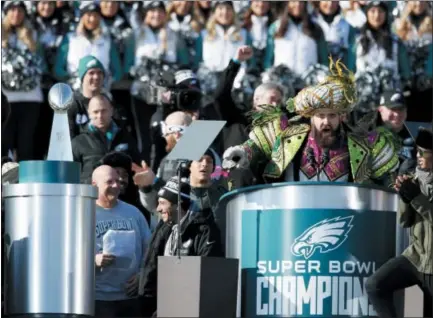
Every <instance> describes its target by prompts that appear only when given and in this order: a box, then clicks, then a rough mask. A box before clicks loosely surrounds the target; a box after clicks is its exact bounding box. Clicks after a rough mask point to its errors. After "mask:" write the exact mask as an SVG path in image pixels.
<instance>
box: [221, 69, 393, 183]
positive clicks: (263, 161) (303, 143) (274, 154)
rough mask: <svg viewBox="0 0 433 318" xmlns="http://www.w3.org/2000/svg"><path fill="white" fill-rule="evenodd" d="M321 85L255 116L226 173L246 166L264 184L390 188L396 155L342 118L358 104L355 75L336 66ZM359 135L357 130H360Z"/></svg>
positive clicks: (230, 152)
mask: <svg viewBox="0 0 433 318" xmlns="http://www.w3.org/2000/svg"><path fill="white" fill-rule="evenodd" d="M330 71H331V75H330V76H328V77H327V78H326V79H325V80H324V81H323V82H322V83H320V84H318V85H316V86H311V87H307V88H304V89H303V90H302V91H301V92H299V94H298V95H297V96H296V97H295V98H292V99H289V101H288V102H287V110H288V111H289V113H293V112H295V113H296V114H297V116H295V117H292V118H291V119H288V117H287V116H286V114H285V112H284V111H283V110H281V109H277V108H275V107H272V108H271V107H268V106H266V107H264V108H265V110H264V111H263V112H260V113H257V114H255V115H254V116H255V118H254V121H253V127H252V131H251V132H250V134H249V138H250V139H249V140H248V141H246V142H245V143H244V144H242V145H240V146H235V147H230V148H228V149H227V150H226V152H225V153H224V162H223V167H224V168H225V169H234V168H245V167H248V166H249V167H250V169H251V170H252V171H253V172H254V173H257V172H259V173H262V177H263V179H264V182H266V183H274V182H283V181H322V182H326V181H329V182H356V183H376V184H380V185H387V186H388V185H391V183H392V181H391V178H390V177H391V173H393V172H394V171H395V170H396V169H397V168H398V164H399V161H398V155H397V151H396V149H395V146H394V145H393V143H392V142H390V141H389V139H388V138H387V137H386V136H385V135H383V134H381V133H378V132H375V131H373V132H369V133H367V132H365V133H359V132H357V133H355V132H354V131H355V130H354V129H349V128H348V126H347V125H346V124H345V123H344V118H346V116H347V114H348V113H349V112H350V111H351V108H352V105H354V104H355V102H356V90H355V85H354V80H353V74H352V73H350V72H349V71H348V70H347V69H346V67H345V66H344V65H343V64H342V63H340V62H339V61H337V62H336V63H333V62H332V61H331V65H330ZM359 131H361V130H359Z"/></svg>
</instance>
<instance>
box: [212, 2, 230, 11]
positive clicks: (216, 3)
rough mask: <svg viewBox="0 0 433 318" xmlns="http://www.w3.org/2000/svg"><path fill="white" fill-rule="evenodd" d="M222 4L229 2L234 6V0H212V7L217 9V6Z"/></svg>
mask: <svg viewBox="0 0 433 318" xmlns="http://www.w3.org/2000/svg"><path fill="white" fill-rule="evenodd" d="M220 4H228V5H229V6H231V7H232V8H233V1H222V0H216V1H212V9H213V10H215V9H216V7H218V6H219V5H220Z"/></svg>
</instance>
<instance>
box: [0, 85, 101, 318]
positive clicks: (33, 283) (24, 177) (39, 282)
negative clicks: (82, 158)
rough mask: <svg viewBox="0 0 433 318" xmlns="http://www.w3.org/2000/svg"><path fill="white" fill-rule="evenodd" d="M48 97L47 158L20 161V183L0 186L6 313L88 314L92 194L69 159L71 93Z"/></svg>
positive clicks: (54, 91)
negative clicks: (50, 112) (0, 188)
mask: <svg viewBox="0 0 433 318" xmlns="http://www.w3.org/2000/svg"><path fill="white" fill-rule="evenodd" d="M48 100H49V103H50V106H51V108H52V109H53V110H54V118H53V126H52V131H51V138H50V147H49V151H48V160H47V161H22V162H20V164H19V184H13V185H7V186H5V187H4V189H3V198H4V202H5V220H6V221H5V244H6V255H5V256H6V279H5V286H4V288H5V289H4V290H5V315H6V316H14V317H92V316H93V315H94V285H95V270H94V246H95V238H94V236H95V209H96V206H95V200H96V198H97V189H96V188H95V187H93V186H90V185H83V184H80V172H81V171H80V170H81V169H80V164H79V163H77V162H73V161H72V160H73V158H72V147H71V139H70V134H69V125H68V117H67V110H68V108H70V107H71V105H72V103H73V92H72V89H71V88H70V87H69V86H68V85H66V84H63V83H58V84H56V85H54V86H53V87H52V88H51V90H50V92H49V95H48Z"/></svg>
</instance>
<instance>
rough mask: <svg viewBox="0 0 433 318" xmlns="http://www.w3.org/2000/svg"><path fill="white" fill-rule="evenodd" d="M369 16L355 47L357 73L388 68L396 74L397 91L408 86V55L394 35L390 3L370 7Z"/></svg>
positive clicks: (368, 7)
mask: <svg viewBox="0 0 433 318" xmlns="http://www.w3.org/2000/svg"><path fill="white" fill-rule="evenodd" d="M366 13H367V23H366V24H365V26H364V27H363V28H362V29H361V32H360V35H359V37H358V39H357V41H356V45H355V46H354V52H355V54H356V72H357V73H361V72H366V71H374V70H375V69H377V68H386V69H388V70H390V71H391V72H392V74H393V75H392V76H393V81H394V85H395V88H400V86H401V85H403V86H405V85H406V84H407V82H408V80H409V79H410V66H409V61H408V57H407V52H406V49H405V47H404V45H403V44H402V43H401V41H399V40H398V38H397V37H395V36H394V35H393V34H391V30H390V24H389V17H388V5H387V4H386V1H374V2H371V3H369V4H368V6H367V9H366Z"/></svg>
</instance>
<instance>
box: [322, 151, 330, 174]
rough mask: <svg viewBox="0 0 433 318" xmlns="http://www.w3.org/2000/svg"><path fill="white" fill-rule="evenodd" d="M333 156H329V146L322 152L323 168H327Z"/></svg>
mask: <svg viewBox="0 0 433 318" xmlns="http://www.w3.org/2000/svg"><path fill="white" fill-rule="evenodd" d="M330 159H331V158H330V157H329V149H328V148H325V149H324V150H323V153H322V158H321V160H320V167H321V169H324V168H325V166H326V165H327V164H328V163H329V160H330Z"/></svg>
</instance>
